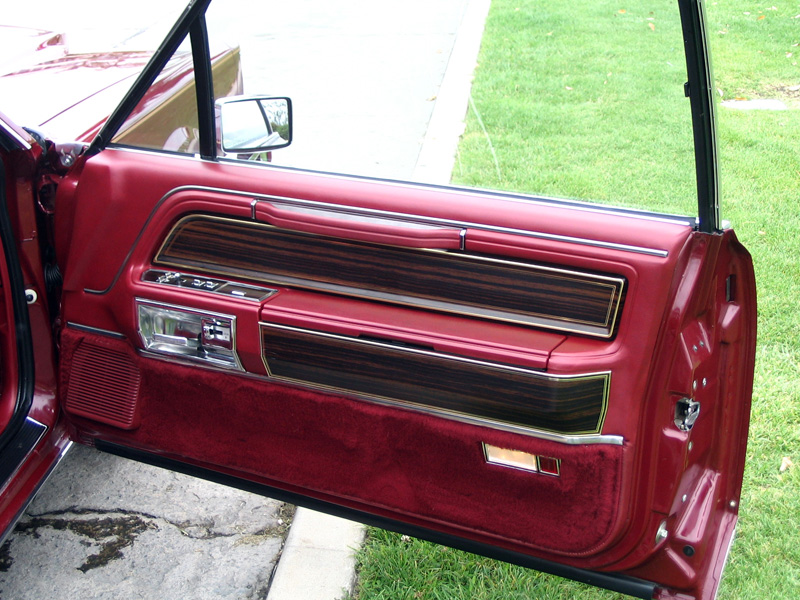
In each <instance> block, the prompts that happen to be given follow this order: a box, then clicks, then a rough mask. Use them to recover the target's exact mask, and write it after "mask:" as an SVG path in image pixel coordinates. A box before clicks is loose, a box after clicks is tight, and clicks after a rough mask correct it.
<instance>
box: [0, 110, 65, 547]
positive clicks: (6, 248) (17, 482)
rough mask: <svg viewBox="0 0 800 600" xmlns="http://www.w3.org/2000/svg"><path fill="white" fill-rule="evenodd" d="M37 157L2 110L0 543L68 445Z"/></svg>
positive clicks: (38, 153) (37, 149)
mask: <svg viewBox="0 0 800 600" xmlns="http://www.w3.org/2000/svg"><path fill="white" fill-rule="evenodd" d="M42 154H43V151H42V148H41V147H40V146H39V145H38V144H37V142H36V141H35V140H34V139H33V138H32V137H31V136H30V135H29V134H28V133H27V132H26V131H25V130H23V129H20V128H18V127H17V126H15V125H14V124H12V123H11V122H10V121H9V120H8V119H7V118H6V117H5V116H4V115H3V114H1V113H0V240H2V245H1V246H0V292H1V294H0V382H2V384H1V385H0V541H2V540H3V539H4V538H5V535H6V534H7V533H8V532H9V531H10V530H11V529H12V528H13V526H14V524H15V523H16V521H17V519H18V518H19V517H20V516H21V515H22V512H23V511H24V509H25V507H26V506H27V504H28V502H29V501H30V500H31V499H32V498H33V496H34V494H35V493H36V491H37V490H38V489H39V487H40V486H41V484H42V482H43V481H44V480H45V479H46V478H47V476H48V475H49V474H50V473H51V472H52V470H53V469H54V468H55V466H56V465H57V464H58V462H59V460H60V459H61V458H62V457H63V456H64V454H65V453H66V451H67V450H68V449H69V447H70V445H71V442H70V440H69V436H68V435H67V431H66V429H65V427H64V424H63V421H61V420H59V418H58V415H59V410H58V404H57V401H56V380H57V377H56V365H55V357H54V355H53V343H52V341H53V337H52V333H51V317H52V315H51V313H50V310H49V308H48V307H49V301H48V287H49V286H48V285H47V283H46V282H45V277H44V272H43V271H42V268H41V265H42V255H41V248H40V246H39V239H38V236H37V232H38V224H37V214H36V212H35V208H34V206H35V201H34V185H35V182H34V180H35V174H36V172H37V165H38V164H39V162H40V161H41V158H42ZM37 290H38V291H37Z"/></svg>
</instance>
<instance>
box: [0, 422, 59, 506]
mask: <svg viewBox="0 0 800 600" xmlns="http://www.w3.org/2000/svg"><path fill="white" fill-rule="evenodd" d="M25 422H26V423H32V424H33V425H34V426H36V427H41V431H40V432H39V436H38V437H37V438H36V441H35V442H33V443H32V444H31V446H30V448H28V450H27V452H25V455H24V456H23V457H22V459H21V460H20V461H19V463H18V464H17V466H16V467H15V468H14V470H13V471H11V473H9V474H8V476H7V477H6V480H5V481H4V482H2V483H3V485H2V486H0V493H2V492H4V491H5V489H6V488H7V487H8V486H9V485H10V484H11V482H12V481H13V480H14V477H16V475H17V473H19V471H20V469H21V468H22V467H23V466H25V463H26V462H27V460H28V457H29V456H30V455H31V454H32V453H33V451H34V450H36V447H37V446H38V445H39V442H41V441H42V439H43V438H44V436H45V434H46V433H47V432H48V431H49V429H50V428H49V427H48V426H47V425H45V424H44V423H40V422H39V421H37V420H36V419H33V418H31V417H25ZM12 439H13V438H12ZM21 445H22V444H21V442H19V443H18V446H21Z"/></svg>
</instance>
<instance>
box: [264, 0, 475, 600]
mask: <svg viewBox="0 0 800 600" xmlns="http://www.w3.org/2000/svg"><path fill="white" fill-rule="evenodd" d="M490 4H491V0H470V2H469V4H468V5H467V8H466V10H465V12H464V16H463V18H462V21H461V26H460V27H459V30H458V36H457V37H456V40H455V43H454V45H453V50H452V51H451V53H450V59H449V61H448V63H447V69H446V70H445V74H444V77H443V79H442V84H441V86H440V88H439V93H438V94H437V97H436V104H435V106H434V109H433V113H432V114H431V119H430V121H429V122H428V128H427V131H426V134H425V139H424V140H423V142H422V147H421V149H420V153H419V155H418V157H417V163H416V166H415V168H414V174H413V176H412V180H413V181H419V182H424V183H434V184H445V185H446V184H448V183H449V182H450V174H451V173H452V171H453V166H454V164H455V160H456V151H457V149H458V141H459V139H460V137H461V134H462V133H463V132H464V119H465V117H466V113H467V108H468V106H469V94H470V88H471V87H472V75H473V72H474V70H475V65H476V61H477V57H478V51H479V50H480V45H481V39H482V37H483V28H484V23H485V22H486V16H487V14H488V12H489V5H490ZM363 540H364V527H363V526H362V525H360V524H358V523H354V522H352V521H347V520H345V519H340V518H338V517H332V516H329V515H325V514H322V513H318V512H315V511H312V510H308V509H305V508H298V509H297V512H296V513H295V517H294V520H293V522H292V526H291V528H290V530H289V535H288V537H287V538H286V544H285V545H284V548H283V552H282V553H281V557H280V560H279V561H278V566H277V568H276V569H275V574H274V576H273V579H272V583H271V584H270V588H269V593H268V595H267V600H339V599H341V598H342V597H344V596H345V595H347V594H349V593H352V591H353V587H354V585H355V580H356V572H355V568H356V561H355V553H356V551H357V550H358V548H360V546H361V544H362V543H363Z"/></svg>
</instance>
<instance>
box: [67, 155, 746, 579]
mask: <svg viewBox="0 0 800 600" xmlns="http://www.w3.org/2000/svg"><path fill="white" fill-rule="evenodd" d="M75 173H77V174H78V175H76V176H75V177H76V179H75V181H73V182H71V183H69V184H67V185H65V184H62V186H61V187H60V188H59V194H60V196H59V198H58V202H59V204H58V205H59V207H60V208H61V210H63V211H64V212H63V213H62V214H63V215H64V218H62V219H61V220H60V221H58V222H57V225H58V226H59V227H60V229H58V231H57V245H58V250H59V251H58V255H59V256H61V257H64V259H63V264H62V267H63V269H64V295H63V318H64V322H65V323H66V327H65V328H64V329H63V331H62V335H61V357H62V366H61V373H62V375H61V385H62V396H63V397H64V398H65V408H66V411H67V412H68V414H70V418H71V420H72V423H73V426H74V427H75V428H76V430H77V432H78V434H79V435H80V436H82V437H83V438H84V439H87V440H100V441H104V442H107V443H112V444H116V445H119V446H124V447H128V448H132V449H136V450H141V451H144V452H148V453H154V454H158V455H162V456H167V457H171V458H174V459H176V460H179V461H185V462H188V463H191V464H195V465H199V466H202V467H205V468H209V469H215V470H220V471H222V472H224V473H227V474H230V475H235V476H237V477H241V478H244V479H246V480H250V481H255V482H259V483H264V484H266V485H269V486H271V487H274V488H278V489H282V490H287V491H290V492H293V493H299V494H301V495H303V496H307V497H310V498H314V499H317V500H323V501H327V502H331V503H334V504H337V505H342V506H345V507H349V508H352V509H355V510H358V511H363V512H366V513H371V514H374V515H378V516H381V517H386V518H390V519H392V520H394V521H398V522H402V523H406V524H408V525H413V526H415V527H424V528H426V529H429V530H433V531H436V532H439V533H441V534H445V535H450V536H455V537H458V538H461V539H467V540H472V541H475V542H479V543H481V544H487V545H491V546H494V547H497V548H501V549H505V550H511V551H515V552H521V553H523V554H529V555H533V556H538V557H541V558H545V559H547V560H556V561H558V562H561V563H564V564H567V565H572V566H575V567H580V568H584V569H600V570H611V571H622V572H625V573H628V574H631V575H635V576H637V577H641V578H644V579H652V580H661V579H663V577H662V576H661V575H660V574H662V573H669V579H668V580H669V583H670V585H671V586H674V587H675V588H676V589H689V590H691V589H695V590H697V589H699V587H698V586H700V587H702V586H703V585H706V584H705V583H703V582H704V581H706V577H707V573H706V572H705V571H703V569H706V571H707V570H708V569H709V568H712V567H713V565H716V563H714V562H713V561H711V562H709V561H708V557H706V556H705V553H706V552H717V551H719V550H718V549H719V548H720V547H722V546H725V545H726V544H725V543H724V541H723V542H719V541H718V540H717V541H715V538H716V537H718V536H722V538H724V539H728V538H729V536H730V534H731V527H729V526H728V525H730V524H732V523H733V521H734V520H735V514H736V510H737V508H736V502H737V501H738V494H739V490H738V487H737V486H738V485H740V484H739V483H738V481H739V479H740V477H741V469H742V466H743V456H742V450H741V448H740V445H739V444H738V442H737V440H738V439H744V432H746V426H747V410H748V406H747V402H748V400H747V399H748V398H749V395H748V394H747V392H746V391H747V389H748V386H749V385H750V381H749V379H748V377H751V375H750V376H748V374H747V373H748V371H747V370H738V369H737V367H736V365H739V364H743V363H746V362H747V361H750V362H751V364H752V343H753V339H752V336H753V330H754V328H753V326H752V320H753V317H754V315H753V313H752V310H751V308H750V307H752V306H754V298H752V297H750V296H751V295H752V292H751V290H752V272H751V267H750V264H749V258H748V257H747V255H746V253H745V252H744V251H743V249H741V247H740V246H739V245H738V243H737V242H736V240H735V237H734V235H733V233H732V232H730V231H728V232H725V233H722V234H719V235H716V234H715V235H708V234H702V233H698V232H696V231H695V230H694V229H693V228H692V227H691V226H690V225H689V224H688V223H687V222H685V221H681V220H677V219H676V220H670V219H664V218H656V217H652V216H648V215H636V214H629V213H624V212H614V211H610V210H608V209H603V208H601V207H596V208H595V207H591V206H589V205H575V204H571V203H560V202H557V201H547V200H535V199H530V200H527V199H523V198H520V197H515V196H510V195H501V194H494V193H489V192H478V191H474V192H473V191H466V190H450V189H446V188H436V187H424V186H413V185H406V184H398V183H392V182H378V181H373V180H367V179H356V178H346V177H340V176H334V175H327V174H315V173H307V172H302V171H294V170H285V169H280V168H273V167H267V168H257V167H252V166H248V165H236V164H231V163H227V164H223V163H205V162H202V161H200V160H195V159H191V158H184V157H170V156H167V155H159V154H156V153H146V152H138V151H130V150H123V149H107V150H105V151H104V152H102V153H100V154H98V155H96V156H93V157H91V158H89V159H88V160H86V163H85V164H84V165H83V166H82V167H81V168H80V169H79V170H76V171H75ZM78 177H79V179H78ZM142 307H145V308H144V309H142ZM142 310H144V313H147V314H149V313H148V311H151V312H152V311H155V313H158V311H166V312H163V315H167V316H169V315H170V314H178V315H181V314H185V315H190V317H187V319H190V320H191V319H195V320H198V322H205V321H203V319H204V318H205V319H211V321H210V322H212V323H216V324H217V325H219V326H220V327H222V329H221V330H220V331H222V334H220V336H221V337H220V336H217V338H215V339H217V340H218V342H219V344H221V345H222V346H225V350H224V352H228V351H229V350H230V352H232V354H230V361H229V363H228V364H227V365H224V364H223V365H222V368H220V364H219V363H213V362H209V361H206V360H205V358H203V356H204V355H203V352H202V351H200V350H198V349H197V345H196V340H195V339H194V338H192V335H194V334H186V333H185V332H184V333H181V334H180V335H178V334H175V333H174V332H173V333H171V334H169V335H167V334H165V333H163V332H162V333H159V334H157V336H156V337H158V339H159V340H161V341H162V342H163V341H165V340H166V345H159V344H151V345H148V340H147V339H146V337H147V336H146V334H145V333H143V325H142V321H141V319H142V316H141V315H142V314H144V313H142ZM170 311H171V312H170ZM155 313H154V314H155ZM165 318H166V317H165ZM220 324H221V325H220ZM212 329H213V327H212ZM218 333H219V332H218ZM207 335H208V331H206V330H203V331H202V332H201V333H198V334H197V337H198V339H199V340H200V342H199V343H200V345H201V349H202V343H203V340H204V339H205V337H204V336H207ZM159 336H160V337H159ZM211 337H212V338H213V337H214V336H211ZM220 339H221V340H222V341H219V340H220ZM182 343H187V344H190V345H191V348H190V349H189V350H186V351H183V349H182V348H181V347H180V344H182ZM216 343H217V342H214V343H213V344H212V345H214V344H216ZM176 344H177V346H176ZM214 347H216V346H214ZM749 372H750V373H752V369H751V370H750V371H749ZM98 378H99V379H100V380H101V382H99V381H98ZM698 407H699V411H700V412H699V416H698V415H697V414H696V413H697V410H698ZM737 473H738V475H737ZM662 532H668V535H666V536H665V535H662ZM687 548H691V550H687ZM707 565H712V567H709V566H707Z"/></svg>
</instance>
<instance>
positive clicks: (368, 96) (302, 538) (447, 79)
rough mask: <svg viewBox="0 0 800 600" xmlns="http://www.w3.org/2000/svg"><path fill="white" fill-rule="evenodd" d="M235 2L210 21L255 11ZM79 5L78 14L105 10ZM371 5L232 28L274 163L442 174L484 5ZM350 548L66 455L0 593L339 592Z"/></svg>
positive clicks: (165, 477) (219, 496) (42, 7)
mask: <svg viewBox="0 0 800 600" xmlns="http://www.w3.org/2000/svg"><path fill="white" fill-rule="evenodd" d="M148 1H149V0H148ZM172 1H173V0H165V2H167V3H170V2H172ZM177 1H179V2H183V0H177ZM232 1H233V2H234V3H235V4H237V5H238V6H239V7H240V9H239V10H236V11H229V12H226V13H225V14H224V15H222V17H223V19H224V18H228V19H230V20H231V23H233V22H234V20H236V19H238V20H239V21H241V20H242V19H241V15H243V14H245V15H246V14H248V13H247V11H248V10H251V11H252V7H253V4H252V3H248V2H245V1H243V0H232ZM92 3H96V4H97V6H96V8H97V10H96V11H93V10H92V8H91V6H87V7H86V10H84V11H82V14H83V15H93V14H98V15H101V14H102V13H103V12H104V11H103V6H104V4H105V3H104V2H101V1H100V0H92V1H91V2H87V4H88V5H91V4H92ZM51 4H52V6H51ZM380 6H381V8H380V9H376V4H375V3H372V2H367V1H353V2H349V3H345V4H343V5H342V6H334V5H332V4H331V3H329V2H323V1H322V0H309V1H306V2H302V3H289V4H283V3H276V4H275V5H274V6H272V5H270V6H269V18H268V19H258V18H250V19H245V21H246V22H245V23H244V24H243V27H242V33H243V34H244V35H245V39H244V40H243V41H242V55H243V68H244V72H245V86H246V89H245V91H246V93H264V92H268V93H273V94H276V95H287V96H290V97H292V99H293V102H294V106H295V114H294V119H295V141H294V143H293V145H292V146H291V147H290V148H288V149H286V150H281V151H278V152H276V153H275V154H274V157H275V161H276V164H283V165H289V166H298V167H309V168H314V169H319V170H330V171H337V172H347V173H355V174H360V175H371V176H378V177H387V178H394V179H404V180H416V181H425V182H431V183H446V182H448V181H449V177H450V172H451V170H452V166H453V161H454V158H455V151H456V147H457V143H458V139H459V136H460V134H461V132H462V130H463V119H464V116H465V113H466V111H467V106H468V97H469V90H470V83H471V77H472V72H473V69H474V66H475V60H476V57H477V53H478V49H479V46H480V39H481V36H482V32H483V24H484V20H485V17H486V14H487V12H488V8H489V0H442V1H441V2H437V3H429V2H427V0H406V1H405V2H400V1H399V0H394V1H393V2H387V3H382V4H381V5H380ZM212 7H213V4H212ZM51 8H52V10H50V9H51ZM290 9H291V11H293V12H290ZM36 10H37V11H39V12H41V13H46V14H48V15H49V17H50V18H54V15H55V16H57V14H58V10H63V7H61V8H59V6H58V4H57V3H56V2H54V1H53V0H44V1H43V2H42V3H39V4H38V5H37V8H36ZM381 10H383V11H394V12H393V13H392V14H393V15H395V16H394V17H393V18H392V19H389V20H387V18H386V15H385V14H383V13H381V12H380V11H381ZM346 11H350V12H346ZM56 20H57V19H56ZM239 21H237V22H239ZM40 26H44V27H48V26H49V25H48V24H46V23H40ZM86 26H87V25H86V23H85V21H81V27H86ZM263 31H269V33H263ZM343 32H344V35H342V33H343ZM342 40H345V41H342ZM293 55H295V56H305V57H315V58H314V60H311V61H308V62H307V65H308V66H307V68H305V69H304V71H303V73H302V75H303V76H302V77H299V78H298V77H297V69H296V67H295V65H294V64H293V63H291V62H290V61H283V60H282V59H280V58H277V57H281V56H293ZM248 56H269V57H276V58H275V59H274V60H272V61H271V62H269V63H267V65H266V66H262V65H258V64H256V63H253V62H251V61H249V59H248ZM341 65H347V66H350V65H352V66H353V68H352V69H345V70H344V71H343V70H341V69H338V70H336V71H335V72H334V71H333V70H332V69H333V67H334V66H341ZM364 69H367V70H369V72H370V73H372V75H371V76H370V77H369V78H365V77H363V75H362V74H363V70H364ZM412 75H413V76H414V77H412ZM290 522H291V528H290V529H289V530H288V536H287V535H286V534H287V525H288V524H289V523H290ZM362 539H363V529H362V528H361V526H359V525H357V524H354V523H351V522H349V521H344V520H342V519H336V518H334V517H328V516H325V515H320V514H319V513H314V512H312V511H307V510H304V509H297V511H296V513H293V509H292V507H288V506H286V505H283V504H281V503H279V502H275V501H273V500H270V499H265V498H263V497H260V496H254V495H252V494H248V493H245V492H240V491H237V490H232V489H229V488H224V487H222V486H218V485H216V484H212V483H208V482H204V481H199V480H195V479H192V478H190V477H187V476H184V475H180V474H177V473H172V472H170V471H164V470H161V469H157V468H154V467H149V466H147V465H142V464H138V463H133V462H130V461H127V460H124V459H120V458H117V457H114V456H108V455H104V454H101V453H99V452H96V451H94V450H92V449H89V448H84V447H77V448H74V449H73V450H72V451H71V453H70V454H69V455H68V456H67V458H66V459H65V461H64V463H63V464H62V465H61V466H60V467H59V469H58V470H57V471H56V473H55V474H54V476H53V477H52V478H51V481H49V482H48V483H47V485H46V486H45V487H44V488H43V489H42V491H41V493H40V494H39V496H38V497H37V498H36V500H35V501H34V503H33V504H32V505H31V507H30V508H29V511H28V514H27V515H26V516H25V517H23V519H22V520H21V522H20V526H19V527H18V529H17V531H16V532H15V534H13V535H12V536H11V537H10V539H9V541H8V542H7V543H6V544H5V545H4V546H3V548H2V549H0V598H9V599H10V598H14V599H15V600H29V599H30V600H33V599H37V600H38V599H40V598H44V597H49V596H53V595H55V594H58V595H60V596H64V597H69V598H78V597H81V598H95V599H109V600H112V599H113V600H133V599H143V598H148V599H149V598H181V599H182V600H191V599H219V600H221V599H236V600H239V599H244V598H254V599H256V598H257V599H262V600H263V599H264V598H268V600H285V599H292V600H335V599H337V598H340V597H342V595H343V594H344V593H345V592H347V591H350V590H351V589H352V584H353V582H354V578H355V572H354V566H355V564H354V557H353V553H354V550H355V549H356V548H357V547H358V546H359V545H360V543H361V541H362Z"/></svg>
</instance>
